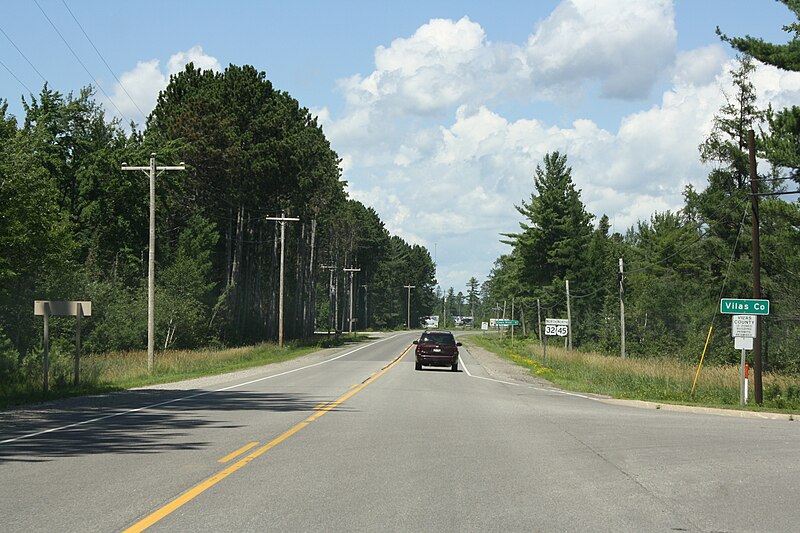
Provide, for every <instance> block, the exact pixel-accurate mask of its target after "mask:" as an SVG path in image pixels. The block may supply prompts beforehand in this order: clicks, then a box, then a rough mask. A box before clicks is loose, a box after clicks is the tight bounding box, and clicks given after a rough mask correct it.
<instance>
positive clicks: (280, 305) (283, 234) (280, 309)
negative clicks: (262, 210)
mask: <svg viewBox="0 0 800 533" xmlns="http://www.w3.org/2000/svg"><path fill="white" fill-rule="evenodd" d="M264 220H275V221H277V222H278V223H279V224H280V225H281V273H280V281H278V347H279V348H283V268H284V259H285V257H286V255H285V254H286V250H285V248H286V246H285V241H286V223H287V222H297V221H298V220H300V219H299V218H290V217H287V216H286V215H285V214H283V213H281V216H279V217H266V218H265V219H264Z"/></svg>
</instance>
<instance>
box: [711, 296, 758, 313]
mask: <svg viewBox="0 0 800 533" xmlns="http://www.w3.org/2000/svg"><path fill="white" fill-rule="evenodd" d="M719 312H720V313H722V314H724V315H768V314H769V300H748V299H742V298H723V299H722V300H720V301H719Z"/></svg>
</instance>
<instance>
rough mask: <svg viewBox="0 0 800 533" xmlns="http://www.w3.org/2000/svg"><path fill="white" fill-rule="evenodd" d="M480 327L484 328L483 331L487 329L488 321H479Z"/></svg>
mask: <svg viewBox="0 0 800 533" xmlns="http://www.w3.org/2000/svg"><path fill="white" fill-rule="evenodd" d="M481 329H482V330H484V331H485V330H487V329H489V323H488V322H481Z"/></svg>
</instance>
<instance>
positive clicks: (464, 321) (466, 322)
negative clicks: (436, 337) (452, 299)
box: [453, 316, 474, 328]
mask: <svg viewBox="0 0 800 533" xmlns="http://www.w3.org/2000/svg"><path fill="white" fill-rule="evenodd" d="M453 323H455V325H456V327H458V328H471V327H472V326H473V325H474V320H473V318H472V317H471V316H454V317H453Z"/></svg>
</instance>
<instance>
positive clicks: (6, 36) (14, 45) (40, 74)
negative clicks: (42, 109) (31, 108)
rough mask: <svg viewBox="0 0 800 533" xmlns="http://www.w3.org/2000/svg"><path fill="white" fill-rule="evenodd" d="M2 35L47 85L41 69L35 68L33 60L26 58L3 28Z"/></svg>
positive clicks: (0, 31)
mask: <svg viewBox="0 0 800 533" xmlns="http://www.w3.org/2000/svg"><path fill="white" fill-rule="evenodd" d="M0 33H2V34H3V35H4V36H5V38H6V39H8V42H10V43H11V46H13V47H14V48H15V49H16V50H17V52H19V55H21V56H22V58H23V59H24V60H25V61H27V62H28V65H30V66H31V68H32V69H33V71H34V72H36V74H38V75H39V77H40V78H42V81H43V82H44V83H47V78H45V77H44V76H43V75H42V73H41V72H39V69H38V68H36V66H35V65H34V64H33V63H32V62H31V60H30V59H28V56H26V55H25V54H24V53H22V50H20V49H19V46H17V43H15V42H14V40H13V39H12V38H11V37H9V35H8V34H7V33H6V32H5V31H3V28H0ZM14 77H15V78H16V76H14ZM20 83H21V82H20ZM28 92H30V93H32V91H28Z"/></svg>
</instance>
